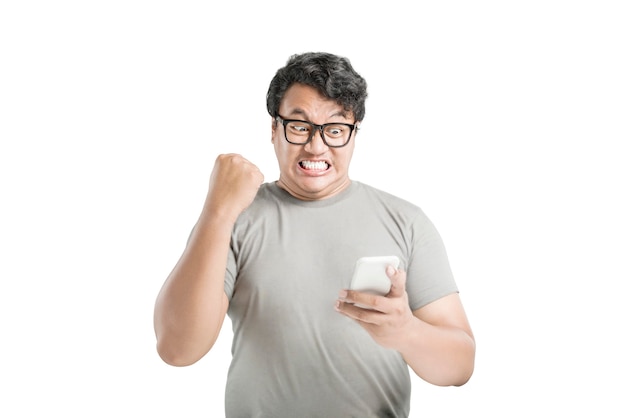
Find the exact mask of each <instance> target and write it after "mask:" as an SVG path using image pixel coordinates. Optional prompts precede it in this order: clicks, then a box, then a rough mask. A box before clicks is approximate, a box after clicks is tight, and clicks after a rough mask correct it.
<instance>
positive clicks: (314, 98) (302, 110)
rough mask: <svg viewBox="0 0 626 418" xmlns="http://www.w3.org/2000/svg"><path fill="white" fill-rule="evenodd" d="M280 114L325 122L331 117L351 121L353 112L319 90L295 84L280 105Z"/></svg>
mask: <svg viewBox="0 0 626 418" xmlns="http://www.w3.org/2000/svg"><path fill="white" fill-rule="evenodd" d="M280 113H281V115H283V116H285V117H292V116H298V117H305V118H307V119H310V120H313V121H315V120H316V119H318V122H323V121H325V120H326V119H328V118H329V117H334V118H343V119H349V118H350V117H351V116H352V112H347V111H346V110H345V109H344V108H343V106H342V105H340V104H339V103H337V102H336V101H334V100H332V99H329V98H328V97H325V96H324V95H322V94H321V93H320V92H319V91H318V90H317V89H315V88H313V87H311V86H307V85H304V84H299V83H296V84H293V85H291V86H290V87H289V88H288V89H287V91H285V95H284V96H283V99H282V101H281V103H280Z"/></svg>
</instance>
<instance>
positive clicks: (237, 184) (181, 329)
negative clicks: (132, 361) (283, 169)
mask: <svg viewBox="0 0 626 418" xmlns="http://www.w3.org/2000/svg"><path fill="white" fill-rule="evenodd" d="M262 182H263V175H262V174H261V172H260V171H259V170H258V168H257V167H256V166H254V165H253V164H252V163H250V162H249V161H247V160H246V159H244V158H243V157H241V156H239V155H236V154H227V155H220V156H218V158H217V160H216V162H215V167H214V168H213V173H212V174H211V181H210V185H209V192H208V194H207V198H206V201H205V204H204V207H203V210H202V213H201V214H200V217H199V219H198V222H197V224H196V226H195V228H194V230H193V232H192V234H191V236H190V238H189V242H188V243H187V247H186V248H185V250H184V251H183V254H182V255H181V257H180V259H179V261H178V263H177V264H176V266H175V267H174V269H173V270H172V272H171V273H170V275H169V276H168V278H167V280H166V281H165V283H164V284H163V287H162V288H161V291H160V292H159V295H158V297H157V300H156V304H155V309H154V329H155V333H156V337H157V351H158V353H159V355H160V356H161V358H162V359H163V361H165V362H166V363H168V364H171V365H175V366H186V365H190V364H193V363H195V362H196V361H198V360H199V359H201V358H202V357H203V356H204V355H205V354H206V353H207V352H208V351H209V350H210V349H211V347H212V346H213V344H214V343H215V341H216V339H217V337H218V335H219V332H220V329H221V327H222V324H223V322H224V317H225V315H226V311H227V309H228V298H227V296H226V294H225V293H224V276H225V273H226V261H227V258H228V249H229V246H230V236H231V232H232V228H233V225H234V223H235V221H236V219H237V217H238V216H239V214H240V213H241V212H242V211H243V210H244V209H245V208H246V207H247V206H248V205H250V203H252V200H253V199H254V196H256V192H257V191H258V188H259V187H260V185H261V183H262Z"/></svg>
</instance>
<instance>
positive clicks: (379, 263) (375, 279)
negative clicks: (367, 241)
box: [350, 255, 400, 296]
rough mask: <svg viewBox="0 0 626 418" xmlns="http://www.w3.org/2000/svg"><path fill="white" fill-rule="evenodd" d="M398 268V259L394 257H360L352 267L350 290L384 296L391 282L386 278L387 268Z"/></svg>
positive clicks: (389, 288)
mask: <svg viewBox="0 0 626 418" xmlns="http://www.w3.org/2000/svg"><path fill="white" fill-rule="evenodd" d="M390 265H391V266H393V267H394V268H396V269H397V268H398V266H399V265H400V259H399V258H398V257H396V256H395V255H390V256H379V257H361V258H359V259H358V260H357V262H356V265H355V266H354V273H353V275H352V282H351V283H350V289H351V290H358V291H359V292H367V293H372V294H375V295H379V296H385V295H386V294H387V293H389V291H390V290H391V280H390V279H389V277H387V267H388V266H390Z"/></svg>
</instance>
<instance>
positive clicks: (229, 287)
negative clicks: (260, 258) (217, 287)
mask: <svg viewBox="0 0 626 418" xmlns="http://www.w3.org/2000/svg"><path fill="white" fill-rule="evenodd" d="M236 278H237V261H236V260H235V252H234V251H233V247H232V246H231V247H229V248H228V259H227V260H226V275H225V276H224V292H226V296H228V300H230V299H231V298H232V297H233V292H234V291H235V279H236Z"/></svg>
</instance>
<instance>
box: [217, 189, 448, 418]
mask: <svg viewBox="0 0 626 418" xmlns="http://www.w3.org/2000/svg"><path fill="white" fill-rule="evenodd" d="M381 255H397V256H398V257H400V260H401V262H400V268H402V269H404V270H406V271H407V292H408V295H409V303H410V306H411V309H413V310H415V309H417V308H419V307H421V306H424V305H426V304H428V303H429V302H432V301H434V300H436V299H438V298H441V297H443V296H446V295H449V294H451V293H454V292H457V287H456V284H455V282H454V278H453V276H452V273H451V270H450V266H449V263H448V258H447V255H446V251H445V248H444V245H443V243H442V240H441V238H440V236H439V234H438V233H437V231H436V229H435V227H434V226H433V225H432V223H431V222H430V221H429V220H428V218H427V217H426V216H425V215H424V213H423V212H422V210H421V209H420V208H418V207H417V206H415V205H413V204H411V203H409V202H407V201H405V200H402V199H399V198H397V197H395V196H392V195H390V194H388V193H385V192H382V191H380V190H377V189H375V188H372V187H371V186H367V185H365V184H362V183H359V182H354V181H353V182H352V184H351V185H350V186H349V187H348V188H347V189H346V190H345V191H343V192H342V193H340V194H339V195H336V196H333V197H331V198H328V199H325V200H319V201H302V200H299V199H296V198H294V197H293V196H291V195H290V194H289V193H287V192H286V191H285V190H283V189H281V188H279V187H278V186H277V185H276V183H266V184H264V185H263V186H262V187H261V188H260V190H259V192H258V194H257V196H256V198H255V200H254V202H253V203H252V205H250V207H248V209H246V210H245V211H244V212H243V213H242V214H241V215H240V216H239V218H238V219H237V222H236V224H235V227H234V229H233V233H232V240H231V250H230V253H229V258H228V267H227V272H226V279H225V284H224V289H225V291H226V294H227V295H228V297H229V298H230V306H229V310H228V315H229V317H230V319H231V321H232V325H233V332H234V337H233V345H232V354H233V359H232V363H231V366H230V369H229V373H228V382H227V385H226V415H227V416H228V417H246V418H248V417H272V418H280V417H288V418H294V417H324V418H328V417H360V418H363V417H406V416H408V414H409V406H410V391H411V381H410V376H409V371H408V366H407V364H406V363H405V361H404V359H403V358H402V356H401V355H400V354H399V353H398V352H397V351H395V350H390V349H387V348H384V347H382V346H380V345H378V344H377V343H376V342H375V341H374V340H373V339H372V338H371V337H370V336H369V334H367V332H366V331H365V330H364V329H363V328H362V327H361V326H360V325H358V324H357V323H356V322H355V321H353V320H351V319H349V318H347V317H345V316H343V315H341V314H339V313H337V312H336V311H335V310H334V304H335V301H336V300H337V297H338V293H339V290H340V289H343V288H347V287H348V286H349V283H350V279H351V275H352V271H353V269H354V264H355V262H356V260H357V259H358V258H359V257H362V256H381Z"/></svg>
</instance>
